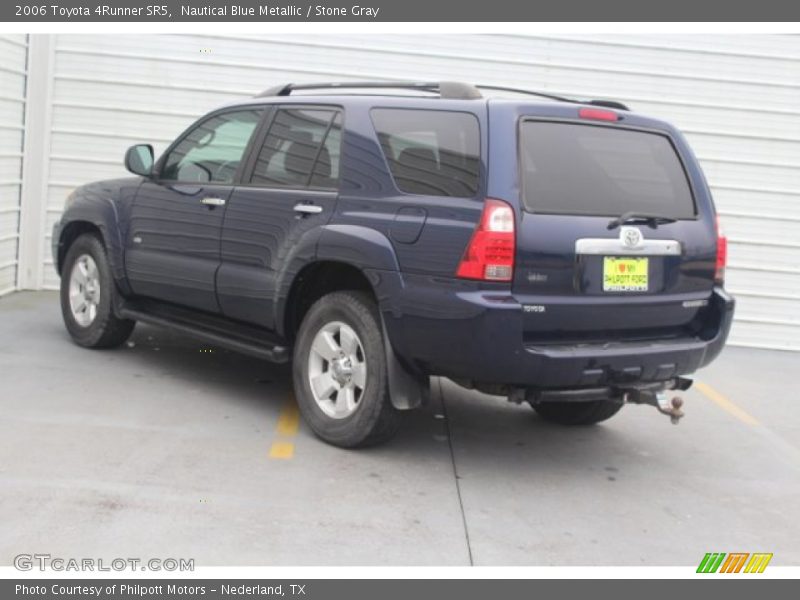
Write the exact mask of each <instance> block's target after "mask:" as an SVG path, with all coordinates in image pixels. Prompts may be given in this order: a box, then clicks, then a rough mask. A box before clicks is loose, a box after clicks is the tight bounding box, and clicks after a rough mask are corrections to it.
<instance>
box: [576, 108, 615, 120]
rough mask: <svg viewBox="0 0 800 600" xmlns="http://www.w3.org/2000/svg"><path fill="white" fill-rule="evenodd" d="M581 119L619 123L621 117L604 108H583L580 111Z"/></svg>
mask: <svg viewBox="0 0 800 600" xmlns="http://www.w3.org/2000/svg"><path fill="white" fill-rule="evenodd" d="M578 116H579V117H580V118H581V119H594V120H595V121H619V115H618V114H617V113H615V112H614V111H613V110H603V109H602V108H581V109H579V110H578Z"/></svg>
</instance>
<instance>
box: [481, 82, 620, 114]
mask: <svg viewBox="0 0 800 600" xmlns="http://www.w3.org/2000/svg"><path fill="white" fill-rule="evenodd" d="M475 87H477V88H478V89H480V90H494V91H498V92H514V93H516V94H525V95H527V96H538V97H539V98H548V99H549V100H555V101H556V102H569V103H571V104H592V105H594V106H604V107H605V108H616V109H618V110H630V109H629V108H628V107H627V106H626V105H624V104H623V103H622V102H617V101H616V100H580V99H578V98H567V97H565V96H556V95H555V94H546V93H544V92H534V91H533V90H523V89H520V88H512V87H505V86H500V85H477V86H475Z"/></svg>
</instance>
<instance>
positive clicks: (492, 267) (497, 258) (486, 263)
mask: <svg viewBox="0 0 800 600" xmlns="http://www.w3.org/2000/svg"><path fill="white" fill-rule="evenodd" d="M514 252H515V236H514V210H513V209H512V208H511V206H509V205H508V204H507V203H506V202H503V201H502V200H494V199H492V198H489V199H487V200H486V202H485V203H484V205H483V213H482V214H481V220H480V222H479V223H478V226H477V228H476V229H475V232H474V233H473V234H472V239H471V240H470V241H469V244H468V245H467V249H466V250H465V251H464V256H463V257H462V258H461V263H460V264H459V265H458V271H456V276H457V277H463V278H465V279H480V280H483V281H511V276H512V275H513V274H514Z"/></svg>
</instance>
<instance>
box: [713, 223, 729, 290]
mask: <svg viewBox="0 0 800 600" xmlns="http://www.w3.org/2000/svg"><path fill="white" fill-rule="evenodd" d="M716 224H717V226H716V230H717V267H716V269H714V281H715V282H716V283H719V284H720V285H722V283H724V281H725V265H726V264H727V263H728V238H726V237H725V235H724V234H723V233H722V228H721V227H720V225H719V217H717V221H716Z"/></svg>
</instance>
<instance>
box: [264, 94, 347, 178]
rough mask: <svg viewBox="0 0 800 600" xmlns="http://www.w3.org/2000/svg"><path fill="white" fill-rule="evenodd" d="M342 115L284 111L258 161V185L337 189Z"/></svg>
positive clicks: (282, 110)
mask: <svg viewBox="0 0 800 600" xmlns="http://www.w3.org/2000/svg"><path fill="white" fill-rule="evenodd" d="M341 129H342V117H341V112H339V111H335V110H308V109H281V110H279V111H278V112H277V113H276V115H275V119H274V120H273V122H272V125H270V129H269V133H268V134H267V137H266V139H265V140H264V145H263V147H262V148H261V151H260V152H259V154H258V158H257V159H256V165H255V169H254V171H253V177H252V178H251V180H250V182H251V183H254V184H257V185H268V186H275V185H277V186H289V187H307V186H309V185H310V186H311V187H318V188H335V187H336V184H337V181H338V179H339V158H340V147H341V140H342V132H341Z"/></svg>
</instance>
